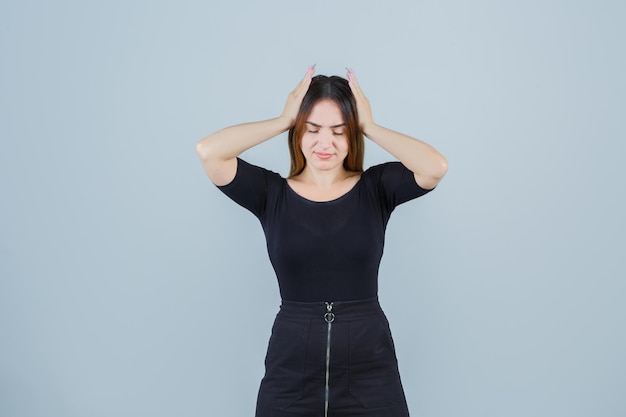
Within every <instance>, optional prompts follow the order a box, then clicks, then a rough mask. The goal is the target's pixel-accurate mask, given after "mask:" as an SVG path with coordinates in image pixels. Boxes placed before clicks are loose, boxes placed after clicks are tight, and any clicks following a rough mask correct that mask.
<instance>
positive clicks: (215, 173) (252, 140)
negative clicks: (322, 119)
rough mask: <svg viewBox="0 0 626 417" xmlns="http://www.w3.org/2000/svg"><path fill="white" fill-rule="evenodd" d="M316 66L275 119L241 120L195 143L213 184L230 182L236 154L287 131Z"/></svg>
mask: <svg viewBox="0 0 626 417" xmlns="http://www.w3.org/2000/svg"><path fill="white" fill-rule="evenodd" d="M314 73H315V68H314V67H310V68H309V69H308V70H307V72H306V74H305V76H304V78H303V79H302V81H300V83H299V84H298V85H297V86H296V88H295V89H294V90H293V91H292V92H291V93H290V94H289V97H288V98H287V103H286V104H285V108H284V109H283V113H282V114H281V115H280V116H279V117H276V118H274V119H269V120H264V121H261V122H252V123H244V124H240V125H235V126H231V127H227V128H225V129H222V130H219V131H217V132H215V133H213V134H211V135H209V136H207V137H205V138H204V139H202V140H201V141H200V142H198V144H197V145H196V152H197V153H198V156H199V157H200V160H201V161H202V166H203V167H204V170H205V172H206V174H207V175H208V177H209V178H210V179H211V181H213V183H214V184H215V185H226V184H228V183H230V182H231V181H232V180H233V178H235V174H236V173H237V156H239V155H240V154H241V153H242V152H244V151H245V150H247V149H250V148H252V147H253V146H256V145H258V144H260V143H263V142H265V141H266V140H268V139H271V138H273V137H275V136H278V135H279V134H281V133H283V132H285V131H287V130H289V128H291V127H292V126H293V124H294V123H295V120H296V115H297V114H298V110H299V109H300V105H301V103H302V99H303V98H304V95H305V94H306V92H307V90H308V89H309V85H310V84H311V77H312V76H313V74H314Z"/></svg>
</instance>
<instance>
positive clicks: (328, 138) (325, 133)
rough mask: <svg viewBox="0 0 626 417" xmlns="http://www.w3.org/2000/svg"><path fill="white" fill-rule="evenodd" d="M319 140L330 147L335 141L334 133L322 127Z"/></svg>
mask: <svg viewBox="0 0 626 417" xmlns="http://www.w3.org/2000/svg"><path fill="white" fill-rule="evenodd" d="M318 142H319V144H320V145H322V146H323V147H325V148H327V147H329V146H330V145H331V144H332V143H333V133H332V132H331V131H330V129H320V132H319V136H318Z"/></svg>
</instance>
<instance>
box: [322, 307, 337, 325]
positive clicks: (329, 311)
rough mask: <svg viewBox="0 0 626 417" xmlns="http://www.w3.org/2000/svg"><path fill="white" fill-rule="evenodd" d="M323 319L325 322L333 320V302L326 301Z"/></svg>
mask: <svg viewBox="0 0 626 417" xmlns="http://www.w3.org/2000/svg"><path fill="white" fill-rule="evenodd" d="M324 320H326V322H327V323H332V322H333V321H335V313H333V303H326V314H324Z"/></svg>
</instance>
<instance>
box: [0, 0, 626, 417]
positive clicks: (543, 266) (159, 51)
mask: <svg viewBox="0 0 626 417" xmlns="http://www.w3.org/2000/svg"><path fill="white" fill-rule="evenodd" d="M625 12H626V6H625V3H624V2H623V1H617V0H616V1H606V0H605V1H571V0H570V1H565V0H562V1H556V0H543V1H538V0H525V1H521V0H520V1H506V2H502V1H495V0H493V1H481V0H478V1H471V2H469V1H460V0H450V1H436V2H435V1H403V2H398V1H387V2H383V1H376V2H374V1H369V2H368V1H328V0H320V1H316V2H304V1H294V0H289V1H287V0H284V1H267V2H255V1H247V2H243V1H229V2H227V1H222V2H219V3H217V2H207V1H203V2H200V1H182V2H163V1H156V2H155V1H147V0H146V1H124V2H122V1H109V2H83V1H55V2H44V1H41V0H39V1H22V2H16V1H13V2H8V1H3V2H2V4H1V5H0V60H1V63H0V141H1V142H0V214H1V216H0V415H1V416H7V417H25V416H38V417H39V416H49V417H56V416H59V417H74V416H81V417H84V416H92V417H100V416H107V417H109V416H111V417H113V416H115V417H123V416H129V417H131V416H132V417H136V416H150V417H157V416H207V415H211V416H214V415H220V416H223V415H232V416H250V415H253V411H254V403H255V397H256V390H257V387H258V383H259V380H260V378H261V376H262V372H263V357H264V354H265V348H266V344H267V338H268V337H269V330H270V326H271V323H272V320H273V317H274V314H275V313H276V311H277V307H278V304H279V297H278V291H277V286H276V283H275V278H274V276H273V272H272V269H271V266H270V264H269V261H268V260H267V255H266V253H265V246H264V240H263V235H262V231H261V228H260V226H259V224H258V222H257V220H256V219H255V218H254V217H253V216H251V215H250V214H248V213H247V212H246V211H245V210H243V209H241V208H240V207H238V206H236V205H235V204H233V203H232V202H230V201H229V200H228V199H227V198H225V197H224V196H223V195H221V193H220V192H219V191H218V190H217V189H215V188H214V187H213V186H212V185H211V184H210V182H209V181H208V179H207V178H206V177H205V176H204V173H203V171H202V168H201V165H200V163H199V162H198V160H197V158H196V155H195V152H194V145H195V143H196V142H197V141H198V140H199V139H201V138H202V137H203V136H205V135H206V134H209V133H211V132H213V131H215V130H217V129H220V128H222V127H225V126H227V125H231V124H235V123H240V122H245V121H252V120H260V119H265V118H269V117H274V116H277V115H278V114H279V113H280V111H281V110H282V107H283V103H284V101H285V98H286V96H287V94H288V93H289V91H291V89H292V88H293V87H294V86H295V84H296V83H297V82H298V80H299V79H300V77H301V76H302V75H303V73H304V71H305V69H306V67H307V66H308V65H309V64H312V63H317V68H318V71H319V73H324V74H342V75H343V74H344V70H343V68H344V66H350V67H352V68H354V70H355V72H356V74H357V76H358V77H359V80H360V83H361V85H362V87H363V89H364V91H365V93H366V94H367V95H368V97H369V99H370V101H371V103H372V107H373V110H374V116H375V119H376V120H377V121H378V122H379V123H380V124H382V125H384V126H387V127H390V128H393V129H396V130H399V131H402V132H406V133H408V134H411V135H413V136H416V137H419V138H422V139H424V140H426V141H427V142H429V143H431V144H432V145H434V146H435V147H436V148H438V149H439V150H440V151H441V152H442V153H443V154H444V155H445V156H446V157H447V158H448V160H449V163H450V171H449V173H448V175H447V177H446V178H445V180H444V181H443V182H442V183H441V185H440V187H439V188H438V189H437V191H436V192H434V193H432V194H430V195H428V196H427V197H425V198H423V199H420V200H417V201H415V202H412V203H408V204H406V205H404V206H401V207H399V208H398V209H397V210H396V212H395V213H394V216H393V217H392V220H391V222H390V224H389V228H388V234H387V245H386V253H385V256H384V257H383V263H382V266H381V271H380V298H381V302H382V304H383V307H384V308H385V310H386V311H387V313H388V316H389V319H390V321H391V325H392V330H393V332H394V337H395V340H396V346H397V350H398V357H399V361H400V366H401V373H402V376H403V380H404V386H405V390H406V393H407V397H408V401H409V404H410V408H411V412H412V414H413V415H414V416H423V417H427V416H428V417H436V416H446V417H447V416H476V417H486V416H498V417H499V416H508V417H514V416H524V417H527V416H546V417H547V416H550V417H553V416H567V417H572V416H602V417H611V416H615V417H617V416H624V415H626V396H625V395H624V394H625V388H626V357H625V353H624V352H626V336H625V332H624V328H625V326H626V307H625V306H624V300H625V296H626V284H625V283H624V276H625V275H626V274H625V272H626V270H625V268H624V266H623V257H624V247H625V242H624V235H625V233H626V230H625V222H624V214H623V213H624V211H625V209H626V207H625V204H624V201H623V198H622V195H621V194H622V193H623V191H624V174H623V170H622V169H621V165H620V163H621V161H622V159H623V156H624V154H625V150H626V149H625V146H624V139H625V133H626V129H625V128H624V113H625V111H624V110H625V109H626V105H625V104H626V103H625V101H626V83H625V78H624V74H626V64H625V60H624V39H625V37H626V30H625V29H624V24H623V22H624V17H625ZM245 158H246V159H248V160H249V161H250V162H253V163H256V164H259V165H263V166H265V167H268V168H270V169H273V170H274V171H277V172H280V173H282V174H283V175H284V174H286V172H287V169H288V155H287V149H286V139H285V137H284V136H283V137H279V138H277V139H274V140H272V141H270V142H267V143H266V144H263V145H261V146H259V147H257V148H255V149H253V150H250V151H248V152H247V153H246V154H245ZM386 160H389V156H388V155H387V154H386V153H385V152H384V151H383V150H381V149H379V148H377V147H376V146H375V145H373V144H371V143H369V144H368V148H367V157H366V164H367V165H371V164H373V163H377V162H382V161H386Z"/></svg>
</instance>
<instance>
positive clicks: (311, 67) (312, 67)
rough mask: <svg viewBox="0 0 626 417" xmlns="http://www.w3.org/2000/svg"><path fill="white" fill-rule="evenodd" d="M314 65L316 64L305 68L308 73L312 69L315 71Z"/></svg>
mask: <svg viewBox="0 0 626 417" xmlns="http://www.w3.org/2000/svg"><path fill="white" fill-rule="evenodd" d="M316 65H317V64H313V65H309V68H307V71H310V70H312V69H315V66H316Z"/></svg>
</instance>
